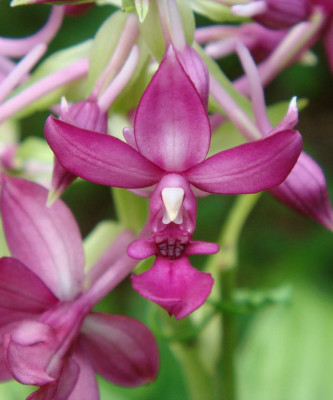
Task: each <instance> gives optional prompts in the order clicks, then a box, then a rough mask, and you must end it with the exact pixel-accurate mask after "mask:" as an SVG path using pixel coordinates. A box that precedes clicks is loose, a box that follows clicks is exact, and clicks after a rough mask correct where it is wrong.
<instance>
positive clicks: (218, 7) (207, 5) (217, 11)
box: [190, 0, 248, 22]
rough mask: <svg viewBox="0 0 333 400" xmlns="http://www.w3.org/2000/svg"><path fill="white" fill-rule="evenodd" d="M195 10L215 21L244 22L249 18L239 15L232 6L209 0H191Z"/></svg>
mask: <svg viewBox="0 0 333 400" xmlns="http://www.w3.org/2000/svg"><path fill="white" fill-rule="evenodd" d="M190 3H191V7H192V9H193V11H195V12H196V13H198V14H201V15H203V16H205V17H208V18H209V19H211V20H212V21H215V22H244V21H247V20H248V19H245V18H242V17H239V16H237V15H235V14H233V13H232V12H231V11H230V8H229V7H227V6H224V5H222V4H221V3H218V2H214V1H207V0H190Z"/></svg>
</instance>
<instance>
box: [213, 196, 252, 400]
mask: <svg viewBox="0 0 333 400" xmlns="http://www.w3.org/2000/svg"><path fill="white" fill-rule="evenodd" d="M259 196H260V194H253V195H242V196H239V197H238V198H237V200H236V202H235V204H234V206H233V208H232V210H231V213H230V214H229V217H228V220H227V222H226V224H225V226H224V229H223V231H222V233H221V235H220V238H219V244H220V246H221V251H220V252H219V253H218V254H216V255H215V256H214V257H212V259H211V262H210V270H211V271H212V272H213V273H214V272H215V276H217V277H218V280H219V282H220V291H219V293H217V294H216V296H218V297H219V301H221V302H223V303H225V304H228V303H229V302H231V301H232V298H233V293H234V289H235V286H236V271H237V270H236V267H237V264H238V260H237V258H238V255H237V248H238V241H239V237H240V233H241V230H242V228H243V226H244V224H245V221H246V219H247V217H248V216H249V214H250V212H251V210H252V209H253V207H254V205H255V204H256V202H257V200H258V199H259ZM221 322H222V327H221V329H222V335H221V340H222V343H221V357H220V361H219V367H220V373H221V386H220V390H221V396H220V397H221V398H222V399H224V400H235V399H236V398H237V394H236V376H235V351H236V341H237V326H236V322H237V321H236V315H235V314H234V313H231V312H228V311H224V312H223V313H222V318H221Z"/></svg>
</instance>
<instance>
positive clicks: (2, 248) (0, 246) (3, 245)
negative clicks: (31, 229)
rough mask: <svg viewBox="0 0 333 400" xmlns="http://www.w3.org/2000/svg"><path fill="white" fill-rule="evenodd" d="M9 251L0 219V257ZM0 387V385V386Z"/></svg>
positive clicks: (8, 255)
mask: <svg viewBox="0 0 333 400" xmlns="http://www.w3.org/2000/svg"><path fill="white" fill-rule="evenodd" d="M10 256H11V254H10V251H9V249H8V246H7V242H6V238H5V233H4V231H3V226H2V221H1V219H0V257H10ZM0 388H1V386H0ZM0 393H1V389H0Z"/></svg>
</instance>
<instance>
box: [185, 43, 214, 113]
mask: <svg viewBox="0 0 333 400" xmlns="http://www.w3.org/2000/svg"><path fill="white" fill-rule="evenodd" d="M177 58H178V60H179V61H180V62H181V64H182V66H183V68H184V70H185V72H186V73H187V75H188V76H189V78H190V79H191V81H192V82H193V84H194V86H195V88H196V89H197V91H198V93H199V94H200V97H201V100H202V102H203V104H204V105H205V106H206V107H207V105H208V96H209V73H208V69H207V67H206V64H205V63H204V61H203V59H202V58H201V57H200V55H199V54H198V53H197V52H196V51H195V50H194V49H193V48H192V47H191V46H189V45H186V46H185V48H184V50H183V52H182V53H181V52H177Z"/></svg>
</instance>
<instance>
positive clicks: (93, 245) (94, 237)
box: [83, 221, 124, 271]
mask: <svg viewBox="0 0 333 400" xmlns="http://www.w3.org/2000/svg"><path fill="white" fill-rule="evenodd" d="M123 229H124V228H123V226H121V224H119V223H118V222H115V221H102V222H100V223H99V224H97V225H96V226H95V228H94V229H93V230H92V231H91V232H90V233H89V235H88V236H86V238H85V239H84V241H83V249H84V254H85V258H86V265H85V270H86V271H88V270H89V269H90V268H91V267H92V266H93V265H94V264H95V262H96V261H97V260H98V259H99V258H100V257H101V256H102V255H103V254H104V252H105V251H106V250H107V248H108V247H109V245H110V243H112V242H113V241H114V240H115V239H116V237H117V236H118V235H119V234H120V232H121V231H122V230H123Z"/></svg>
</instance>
